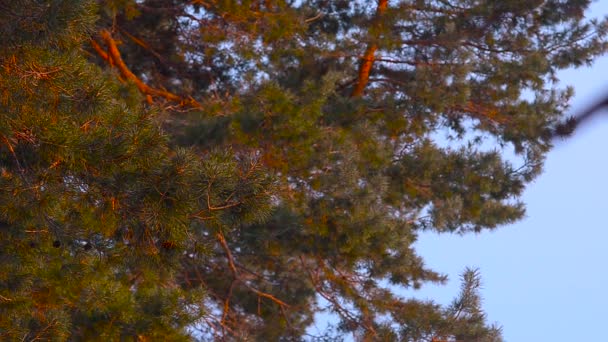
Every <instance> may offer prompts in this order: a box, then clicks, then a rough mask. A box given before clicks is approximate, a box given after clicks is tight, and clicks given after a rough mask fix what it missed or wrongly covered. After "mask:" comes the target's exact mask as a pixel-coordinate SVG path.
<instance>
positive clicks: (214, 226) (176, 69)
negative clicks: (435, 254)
mask: <svg viewBox="0 0 608 342" xmlns="http://www.w3.org/2000/svg"><path fill="white" fill-rule="evenodd" d="M97 5H98V6H97V7H92V6H91V5H90V4H89V3H88V2H86V1H81V2H79V1H61V0H56V1H51V2H48V3H45V4H41V3H39V2H35V1H31V2H26V3H25V4H16V3H10V2H9V3H5V2H0V6H1V7H0V9H1V11H0V12H1V14H0V30H2V31H1V32H2V34H1V35H0V39H1V40H0V43H1V44H0V46H3V47H4V48H2V50H1V51H0V61H1V62H2V69H1V71H0V72H1V73H2V74H1V75H0V90H1V91H2V102H0V104H1V105H2V112H1V113H2V114H0V115H2V116H3V117H2V120H1V122H0V133H1V134H2V136H1V137H0V138H2V141H1V142H0V158H2V159H0V162H1V164H0V166H1V167H2V169H1V170H0V171H1V172H2V174H1V175H2V180H1V181H0V187H1V188H2V193H1V195H0V196H2V197H1V198H0V215H1V216H0V221H2V223H3V224H2V227H3V228H2V230H1V234H2V235H3V236H2V239H1V240H0V241H2V242H0V243H1V244H2V246H0V247H1V248H0V257H1V258H2V260H3V265H6V266H5V267H3V268H2V271H1V272H0V277H2V282H0V286H2V287H1V288H0V295H1V296H2V297H0V305H1V306H0V310H2V311H0V334H3V335H2V336H3V337H6V338H7V339H11V338H23V336H25V337H26V339H27V338H30V339H33V338H36V337H41V338H45V337H51V336H52V337H56V338H59V339H94V338H100V339H103V340H108V339H120V338H127V337H135V338H140V339H144V340H145V339H168V340H172V339H188V338H197V337H198V338H201V339H210V338H212V337H215V338H217V339H220V340H222V339H228V340H262V341H274V340H292V339H293V340H300V339H323V338H325V339H328V340H334V339H338V338H340V337H341V336H344V335H347V334H351V335H352V336H354V337H355V338H356V339H358V340H385V341H394V340H402V341H454V340H459V341H500V340H501V337H500V331H499V329H497V328H496V327H494V326H490V325H488V324H487V322H486V320H485V315H484V314H483V311H482V310H481V306H480V298H479V293H478V289H479V286H480V279H479V274H478V273H477V272H476V271H474V270H467V271H465V273H464V274H463V288H462V293H461V294H460V295H459V296H458V297H457V298H456V300H455V301H454V303H453V304H452V305H450V306H448V307H442V306H439V305H437V304H435V303H433V302H428V301H421V300H417V299H413V298H405V297H404V296H403V295H400V293H403V292H402V291H401V290H403V289H406V290H408V289H416V288H419V287H420V286H422V285H423V284H425V283H427V282H442V281H444V280H445V277H444V276H442V275H441V274H439V273H437V272H436V271H434V270H430V269H428V268H427V267H425V265H424V262H423V260H422V259H421V258H420V257H419V256H418V255H417V254H416V252H415V250H414V248H413V243H414V242H415V241H416V238H417V235H418V234H419V233H420V232H422V231H425V230H432V231H437V232H447V233H450V232H454V233H461V234H464V233H470V232H480V231H483V230H486V229H494V228H496V227H498V226H500V225H504V224H508V223H511V222H514V221H516V220H518V219H519V218H521V217H522V215H523V214H524V209H525V208H524V204H523V203H521V202H520V200H519V197H520V195H521V193H522V191H523V190H524V188H525V186H526V184H528V183H529V182H530V181H532V180H533V179H534V178H535V177H536V176H538V174H539V173H540V172H541V171H542V164H543V160H544V156H545V154H546V153H547V152H548V151H549V149H550V148H551V139H552V137H553V136H554V135H555V132H556V131H560V127H563V126H564V123H563V122H561V121H562V120H563V118H562V113H563V112H564V110H565V109H566V108H567V105H568V100H569V97H570V95H571V91H570V90H569V89H565V90H561V89H558V88H556V85H555V84H556V72H557V71H558V70H560V69H564V68H568V67H572V66H579V65H583V64H588V63H591V61H592V60H593V58H595V57H596V56H598V55H600V54H602V53H604V52H605V51H606V47H607V46H606V42H605V36H606V28H607V23H606V22H605V21H593V20H591V21H590V20H586V19H585V18H584V15H583V14H584V10H585V9H586V8H587V7H588V5H589V1H585V0H582V1H581V0H576V1H575V0H571V1H557V0H546V1H540V0H539V1H528V2H522V1H515V0H513V1H494V0H482V1H469V0H457V1H433V0H424V1H405V0H404V1H395V2H388V1H386V0H378V1H377V2H375V3H374V2H367V1H345V0H333V1H327V0H308V1H285V0H279V1H275V0H264V1H258V0H252V1H232V0H229V1H216V0H209V1H180V0H172V1H167V0H143V1H134V0H121V1H99V2H98V4H97ZM95 13H96V14H97V15H98V20H97V21H94V14H95ZM89 38H90V39H89ZM85 56H87V57H88V60H87V59H85ZM92 63H96V64H97V66H94V65H92ZM102 70H103V71H102ZM138 92H139V93H141V94H142V95H143V96H142V97H140V96H139V95H138ZM566 122H567V121H566ZM511 150H512V153H510V151H511ZM505 152H507V153H509V154H513V155H514V156H513V157H510V158H506V157H505ZM66 279H69V282H66ZM327 311H329V312H333V313H334V314H336V315H337V317H338V322H337V327H336V330H335V331H327V333H326V334H325V335H324V336H316V337H315V336H310V335H309V334H308V333H309V332H308V330H307V329H308V327H310V326H311V324H312V323H313V322H314V320H315V314H317V313H319V312H327ZM334 333H335V334H334ZM93 334H95V335H93Z"/></svg>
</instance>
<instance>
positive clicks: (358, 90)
mask: <svg viewBox="0 0 608 342" xmlns="http://www.w3.org/2000/svg"><path fill="white" fill-rule="evenodd" d="M387 5H388V0H378V7H377V8H376V18H375V19H376V23H379V22H380V21H379V20H380V16H381V15H382V14H383V13H384V12H385V11H386V7H387ZM376 50H378V44H376V43H375V42H372V43H370V44H369V45H368V46H367V49H366V50H365V54H364V55H363V57H362V58H361V63H360V64H359V74H358V76H357V83H356V84H355V87H354V88H353V92H352V93H351V96H352V97H359V96H361V95H362V94H363V90H365V87H366V86H367V83H368V82H369V74H370V72H371V70H372V67H373V66H374V61H375V60H376V55H375V54H376Z"/></svg>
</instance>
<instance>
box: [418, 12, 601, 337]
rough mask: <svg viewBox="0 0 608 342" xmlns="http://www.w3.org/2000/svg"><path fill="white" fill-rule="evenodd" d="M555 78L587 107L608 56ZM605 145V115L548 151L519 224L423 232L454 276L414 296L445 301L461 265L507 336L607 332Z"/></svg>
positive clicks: (423, 244) (425, 243)
mask: <svg viewBox="0 0 608 342" xmlns="http://www.w3.org/2000/svg"><path fill="white" fill-rule="evenodd" d="M588 15H589V16H591V17H601V16H604V15H608V1H605V0H601V1H596V2H595V3H594V4H593V5H592V7H591V10H590V11H589V12H588ZM560 80H561V81H562V82H561V84H563V85H564V86H565V85H571V86H573V87H574V89H575V98H574V99H573V101H572V108H571V109H572V111H573V112H576V110H577V109H578V110H581V109H583V108H586V107H587V106H589V105H590V104H592V103H594V101H595V100H597V99H598V97H600V96H602V95H603V94H608V56H606V57H603V58H600V59H598V60H597V61H596V62H595V63H594V64H593V66H591V67H589V68H579V69H575V70H566V71H563V72H561V73H560ZM607 146H608V111H605V112H604V113H602V114H601V115H598V116H596V118H595V119H594V120H593V121H592V122H588V123H587V124H586V125H584V126H582V127H580V129H579V130H577V132H576V134H575V135H574V136H573V137H572V138H571V139H569V140H567V141H564V142H562V143H559V144H557V146H556V147H555V148H554V149H553V151H552V152H550V153H549V155H548V158H547V161H546V164H545V169H544V173H543V175H541V176H540V177H539V178H538V179H537V180H536V181H535V182H534V183H532V184H531V185H530V186H529V187H528V189H527V191H526V192H525V195H524V197H523V201H524V202H525V203H526V204H527V214H526V218H525V219H524V220H522V221H520V222H518V223H516V224H513V225H510V226H504V227H500V228H499V229H498V230H496V231H495V232H485V233H482V234H479V235H467V236H457V235H436V234H425V235H423V236H421V237H420V239H419V241H418V242H417V249H418V251H419V253H420V254H421V255H422V256H423V257H424V259H425V260H426V262H427V265H429V266H430V267H431V268H433V269H435V270H437V271H440V272H443V273H445V274H448V275H449V277H450V282H449V283H448V285H447V286H426V287H424V288H423V289H422V290H421V291H420V292H419V293H418V294H417V295H416V296H417V297H419V296H422V297H423V298H424V297H428V298H429V299H434V300H436V301H438V302H440V303H444V304H447V303H449V302H450V301H451V299H452V298H453V297H454V296H455V295H456V294H457V293H458V290H459V286H460V283H459V274H460V273H461V272H462V271H463V270H464V268H465V267H466V266H471V267H478V268H480V270H481V274H482V277H483V284H484V287H483V290H482V295H483V297H484V308H485V310H486V312H487V314H488V319H489V320H490V321H492V322H497V323H498V324H500V325H502V326H503V335H504V337H505V340H506V341H507V342H520V341H524V342H525V341H551V342H560V341H602V340H603V338H606V337H605V336H606V335H605V327H604V325H605V319H604V318H605V317H606V316H607V310H608V292H607V291H606V290H607V289H608V286H607V284H608V270H607V269H606V267H605V265H606V262H608V248H607V245H608V229H606V228H608V219H607V217H608V200H607V197H608V154H607V153H606V149H607V148H606V147H607Z"/></svg>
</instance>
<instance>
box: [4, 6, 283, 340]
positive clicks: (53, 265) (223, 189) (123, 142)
mask: <svg viewBox="0 0 608 342" xmlns="http://www.w3.org/2000/svg"><path fill="white" fill-rule="evenodd" d="M97 10H98V8H97V7H96V6H94V4H93V3H91V2H90V1H61V0H57V1H50V2H40V1H13V2H11V1H9V2H0V46H1V47H2V48H1V49H0V261H1V265H2V266H1V267H0V339H1V340H3V341H12V340H24V341H36V340H59V341H61V340H87V341H89V340H100V341H111V340H123V339H133V340H169V341H173V340H189V339H190V335H191V333H190V331H189V330H188V329H189V327H190V326H191V325H193V324H195V323H196V322H198V321H199V320H201V319H202V317H205V316H206V315H209V311H208V310H210V309H209V308H207V307H204V306H202V305H192V303H203V302H204V301H205V300H206V299H205V298H206V297H207V296H208V293H207V292H206V291H205V289H204V288H202V287H200V286H198V287H187V286H186V285H185V283H183V282H182V281H181V280H180V279H181V278H179V277H178V275H179V274H182V273H183V270H184V265H185V264H187V263H195V262H197V261H201V260H202V261H207V260H209V258H208V254H209V253H210V252H211V251H212V250H213V246H210V244H209V241H210V240H212V239H213V237H212V236H213V235H217V236H223V234H229V233H230V230H231V229H234V227H236V226H237V225H239V224H252V223H255V222H257V221H260V220H263V219H264V218H265V217H266V216H268V214H269V209H270V205H271V203H270V200H271V198H270V196H269V195H268V191H269V189H270V185H271V179H270V178H269V177H268V173H267V172H263V171H262V169H261V167H260V163H259V162H258V160H257V159H256V157H255V156H248V155H237V154H234V153H230V152H229V151H216V152H213V153H208V154H206V155H205V156H201V155H196V154H195V153H194V152H193V151H192V150H189V149H184V148H174V147H171V146H170V144H169V143H168V138H167V136H166V135H165V134H164V133H163V132H162V130H161V129H160V127H159V123H158V115H159V113H158V111H155V110H152V109H151V108H146V105H144V104H143V102H142V97H141V95H140V94H139V93H138V91H137V89H136V88H135V87H134V86H132V85H129V84H121V83H120V82H118V80H117V79H116V77H115V75H113V74H111V73H107V72H103V71H102V70H101V69H100V68H99V67H97V66H95V65H94V64H92V63H90V62H88V61H87V60H86V58H85V57H86V56H85V54H84V53H83V50H82V46H83V44H88V41H89V36H90V34H91V33H92V32H93V29H94V24H95V20H96V13H97ZM148 107H149V106H148ZM210 235H211V236H210ZM260 293H262V292H261V291H260Z"/></svg>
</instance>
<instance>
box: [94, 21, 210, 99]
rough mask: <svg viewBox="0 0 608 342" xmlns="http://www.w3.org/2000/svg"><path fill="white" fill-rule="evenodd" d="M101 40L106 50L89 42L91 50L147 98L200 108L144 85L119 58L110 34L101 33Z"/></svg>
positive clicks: (178, 97) (118, 52)
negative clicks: (133, 84) (156, 98)
mask: <svg viewBox="0 0 608 342" xmlns="http://www.w3.org/2000/svg"><path fill="white" fill-rule="evenodd" d="M100 35H101V39H102V40H103V41H104V43H105V44H106V46H107V50H104V49H103V48H102V47H101V46H100V45H99V44H98V43H97V42H95V41H94V40H91V45H92V46H93V49H94V50H95V51H96V52H97V53H98V54H99V56H100V57H101V58H103V59H104V60H106V61H107V62H108V63H109V64H110V65H111V66H115V67H116V68H117V69H118V71H120V74H121V76H122V77H124V78H125V79H127V80H129V81H131V82H133V83H135V85H136V86H137V88H138V89H139V90H140V91H141V92H142V93H144V94H145V95H147V96H149V97H162V98H164V99H166V100H169V101H171V102H177V103H179V104H180V105H182V106H187V107H195V108H198V107H201V104H200V103H198V102H197V101H196V100H194V99H192V98H183V97H181V96H178V95H176V94H173V93H171V92H168V91H166V90H162V89H156V88H152V87H150V86H149V85H147V84H145V83H144V82H143V81H142V80H140V79H139V78H138V77H137V76H136V75H135V74H134V73H133V72H131V70H129V68H128V67H127V65H126V64H125V62H124V61H123V59H122V57H121V56H120V51H119V50H118V46H117V45H116V41H115V40H114V38H112V34H111V33H110V32H109V31H107V30H103V31H101V34H100Z"/></svg>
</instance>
